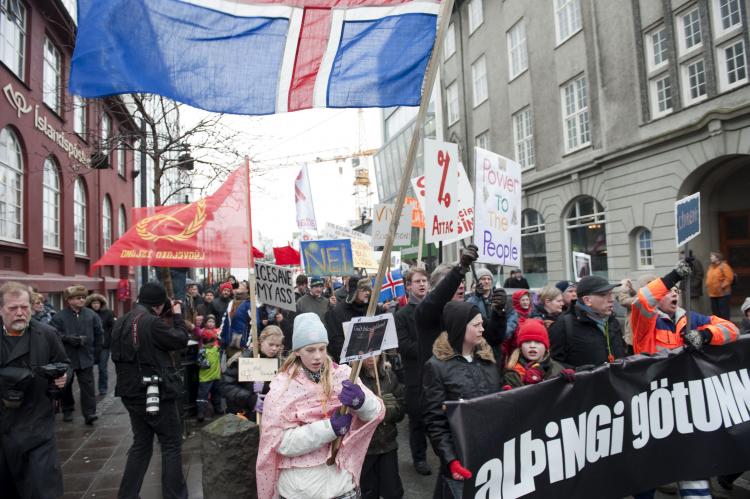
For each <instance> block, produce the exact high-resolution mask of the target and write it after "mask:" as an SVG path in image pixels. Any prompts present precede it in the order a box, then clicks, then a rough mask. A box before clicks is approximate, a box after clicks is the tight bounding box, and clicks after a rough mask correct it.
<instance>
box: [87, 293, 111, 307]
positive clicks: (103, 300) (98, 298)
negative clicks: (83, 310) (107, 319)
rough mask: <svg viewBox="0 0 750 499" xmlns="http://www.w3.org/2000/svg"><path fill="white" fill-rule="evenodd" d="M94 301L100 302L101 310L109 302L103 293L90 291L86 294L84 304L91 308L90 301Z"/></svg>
mask: <svg viewBox="0 0 750 499" xmlns="http://www.w3.org/2000/svg"><path fill="white" fill-rule="evenodd" d="M95 301H98V302H101V304H102V308H101V310H104V309H105V308H107V307H108V306H109V302H107V299H106V298H105V297H104V295H100V294H99V293H91V294H90V295H88V296H87V297H86V306H87V307H89V308H91V303H93V302H95Z"/></svg>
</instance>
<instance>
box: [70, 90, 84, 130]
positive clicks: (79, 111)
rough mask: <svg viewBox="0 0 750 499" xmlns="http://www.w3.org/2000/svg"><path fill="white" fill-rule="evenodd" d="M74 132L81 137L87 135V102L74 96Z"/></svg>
mask: <svg viewBox="0 0 750 499" xmlns="http://www.w3.org/2000/svg"><path fill="white" fill-rule="evenodd" d="M73 131H74V132H75V133H77V134H78V135H79V136H81V137H83V136H85V135H86V101H85V100H83V98H82V97H79V96H77V95H74V96H73Z"/></svg>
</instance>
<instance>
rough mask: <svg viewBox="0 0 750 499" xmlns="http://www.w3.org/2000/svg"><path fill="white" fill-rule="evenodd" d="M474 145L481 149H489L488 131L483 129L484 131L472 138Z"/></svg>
mask: <svg viewBox="0 0 750 499" xmlns="http://www.w3.org/2000/svg"><path fill="white" fill-rule="evenodd" d="M474 145H475V146H477V147H479V148H481V149H484V150H486V151H489V150H490V131H489V130H485V131H484V132H482V133H480V134H479V135H477V136H476V137H475V138H474Z"/></svg>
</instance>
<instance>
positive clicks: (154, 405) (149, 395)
mask: <svg viewBox="0 0 750 499" xmlns="http://www.w3.org/2000/svg"><path fill="white" fill-rule="evenodd" d="M160 382H161V378H160V377H159V376H157V375H156V374H153V375H151V376H144V377H143V378H142V379H141V384H142V385H144V386H145V387H146V414H148V415H149V416H158V415H159V400H160V398H159V383H160Z"/></svg>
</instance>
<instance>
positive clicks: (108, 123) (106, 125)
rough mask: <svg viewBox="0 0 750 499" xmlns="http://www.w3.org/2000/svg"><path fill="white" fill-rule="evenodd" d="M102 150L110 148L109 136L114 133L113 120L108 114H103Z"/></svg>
mask: <svg viewBox="0 0 750 499" xmlns="http://www.w3.org/2000/svg"><path fill="white" fill-rule="evenodd" d="M101 131H102V149H106V148H107V147H109V136H110V133H111V132H112V118H110V117H109V115H108V114H107V113H102V130H101Z"/></svg>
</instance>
